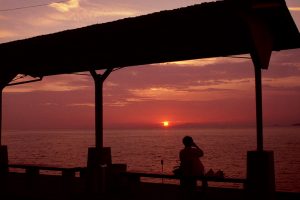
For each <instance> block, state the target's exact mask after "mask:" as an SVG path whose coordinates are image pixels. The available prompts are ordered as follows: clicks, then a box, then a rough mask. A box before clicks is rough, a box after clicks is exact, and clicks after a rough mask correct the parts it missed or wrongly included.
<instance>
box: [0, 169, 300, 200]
mask: <svg viewBox="0 0 300 200" xmlns="http://www.w3.org/2000/svg"><path fill="white" fill-rule="evenodd" d="M95 191H97V192H95ZM0 192H1V193H0V199H1V200H6V199H20V200H27V199H28V200H44V199H45V200H86V199H87V200H94V199H103V200H124V199H131V200H138V199H139V200H140V199H142V200H159V199H172V200H188V199H203V200H217V199H218V200H219V199H230V200H241V199H246V200H247V199H253V198H252V197H251V194H247V192H246V191H245V190H242V189H229V188H215V187H209V188H207V189H206V190H205V191H202V190H201V189H199V190H197V191H196V192H193V193H190V192H184V191H182V190H181V189H180V187H179V186H178V185H174V184H161V183H144V182H142V183H141V184H139V185H132V184H130V183H129V182H127V181H126V180H122V181H121V182H120V183H119V184H116V185H114V186H110V188H108V187H107V188H106V191H104V190H103V191H100V192H99V190H97V189H95V188H89V187H87V185H86V182H85V181H84V180H83V179H80V178H73V179H72V180H71V181H70V180H67V179H65V178H62V176H47V175H40V176H38V177H28V176H26V174H17V173H16V174H12V173H10V174H9V176H7V177H1V189H0ZM286 199H287V200H299V199H300V193H286V192H277V193H276V195H275V200H286Z"/></svg>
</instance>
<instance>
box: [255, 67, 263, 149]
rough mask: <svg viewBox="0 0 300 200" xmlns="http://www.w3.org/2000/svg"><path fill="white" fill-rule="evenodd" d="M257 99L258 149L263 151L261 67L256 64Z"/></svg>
mask: <svg viewBox="0 0 300 200" xmlns="http://www.w3.org/2000/svg"><path fill="white" fill-rule="evenodd" d="M254 68H255V94H256V95H255V99H256V132H257V133H256V140H257V151H263V111H262V84H261V69H260V67H257V66H255V67H254Z"/></svg>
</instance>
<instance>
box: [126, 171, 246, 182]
mask: <svg viewBox="0 0 300 200" xmlns="http://www.w3.org/2000/svg"><path fill="white" fill-rule="evenodd" d="M123 175H126V176H132V177H145V178H166V179H180V178H181V176H178V175H174V174H159V173H147V172H124V173H123ZM195 177H196V178H197V180H206V181H213V182H228V183H246V182H247V179H243V178H229V177H212V176H195Z"/></svg>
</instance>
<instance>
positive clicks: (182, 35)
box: [0, 0, 300, 79]
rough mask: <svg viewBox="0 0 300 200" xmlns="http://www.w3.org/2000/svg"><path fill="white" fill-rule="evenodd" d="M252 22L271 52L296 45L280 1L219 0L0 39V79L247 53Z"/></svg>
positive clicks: (290, 21)
mask: <svg viewBox="0 0 300 200" xmlns="http://www.w3.org/2000/svg"><path fill="white" fill-rule="evenodd" d="M257 24H258V25H259V26H262V27H263V30H264V31H265V32H267V33H268V34H267V35H268V36H270V38H271V40H272V47H271V48H272V51H279V50H285V49H292V48H299V47H300V34H299V31H298V29H297V27H296V25H295V23H294V21H293V19H292V17H291V15H290V13H289V11H288V8H287V6H286V4H285V1H284V0H243V1H238V0H224V1H217V2H210V3H202V4H198V5H193V6H189V7H184V8H179V9H175V10H168V11H161V12H157V13H152V14H148V15H143V16H138V17H132V18H126V19H121V20H117V21H113V22H108V23H103V24H95V25H91V26H87V27H83V28H77V29H73V30H66V31H62V32H57V33H53V34H48V35H41V36H37V37H33V38H29V39H24V40H18V41H13V42H8V43H3V44H0V55H1V60H0V65H1V68H0V79H1V78H5V77H6V76H11V75H17V74H25V75H30V76H33V77H43V76H48V75H55V74H64V73H75V72H82V71H89V70H98V69H108V68H119V67H128V66H136V65H144V64H151V63H162V62H170V61H180V60H189V59H199V58H208V57H219V56H230V55H238V54H248V53H251V52H253V49H254V46H255V45H254V43H255V42H254V40H255V39H256V38H255V37H256V36H255V34H253V27H254V29H256V28H255V26H256V25H257ZM253 25H254V26H253Z"/></svg>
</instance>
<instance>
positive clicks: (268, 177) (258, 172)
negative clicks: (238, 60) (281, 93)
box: [246, 54, 275, 200]
mask: <svg viewBox="0 0 300 200" xmlns="http://www.w3.org/2000/svg"><path fill="white" fill-rule="evenodd" d="M251 56H252V59H253V63H254V68H255V100H256V127H257V130H256V131H257V150H256V151H248V153H247V185H246V189H247V191H248V192H249V196H250V198H251V199H271V200H272V199H274V198H275V169H274V154H273V151H264V147H263V110H262V109H263V108H262V76H261V67H260V66H261V62H260V61H259V59H258V57H257V54H256V55H255V54H252V55H251Z"/></svg>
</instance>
